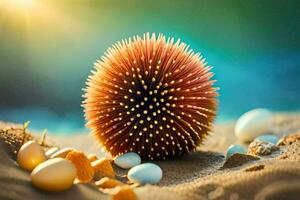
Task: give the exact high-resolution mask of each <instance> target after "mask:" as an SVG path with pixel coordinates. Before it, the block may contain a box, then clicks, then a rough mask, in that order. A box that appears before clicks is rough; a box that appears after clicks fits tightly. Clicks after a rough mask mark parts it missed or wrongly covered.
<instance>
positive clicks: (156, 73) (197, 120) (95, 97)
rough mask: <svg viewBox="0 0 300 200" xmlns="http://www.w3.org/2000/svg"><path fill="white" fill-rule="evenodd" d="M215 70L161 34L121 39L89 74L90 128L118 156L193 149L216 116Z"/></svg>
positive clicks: (87, 104) (87, 111)
mask: <svg viewBox="0 0 300 200" xmlns="http://www.w3.org/2000/svg"><path fill="white" fill-rule="evenodd" d="M210 69H211V67H209V66H206V63H205V62H204V59H202V57H201V56H200V54H199V53H197V54H195V53H194V52H193V50H191V49H189V47H188V46H187V45H186V44H184V43H182V42H180V40H177V41H176V42H174V39H173V38H168V39H166V37H165V36H164V35H161V34H160V35H158V37H156V36H155V34H152V35H151V36H150V35H149V34H144V37H143V38H141V37H139V36H136V37H133V39H131V38H130V39H129V40H125V41H122V42H118V43H116V44H115V45H113V47H112V48H109V49H108V51H107V53H106V54H105V56H103V57H102V58H101V61H97V62H96V63H95V70H94V71H92V75H91V76H89V77H88V80H87V88H86V89H85V95H84V97H85V100H84V102H83V106H84V111H85V117H86V120H87V127H89V128H91V130H92V133H93V135H94V136H95V137H96V139H97V140H98V141H99V143H100V144H101V145H102V146H103V147H104V148H105V149H106V150H107V151H108V152H110V153H111V154H112V156H116V155H120V154H123V153H125V152H136V153H138V154H139V155H140V156H141V157H142V158H144V159H151V160H157V159H166V158H170V157H174V156H178V155H181V154H184V153H187V152H189V151H192V150H194V149H195V148H196V147H197V145H199V144H200V143H201V141H202V140H203V139H204V137H205V136H206V135H207V134H208V132H209V131H210V128H211V124H212V122H213V120H214V118H215V111H216V106H217V101H216V96H217V92H216V88H214V87H213V86H212V85H213V83H214V82H215V81H214V80H211V77H212V76H213V73H212V72H210Z"/></svg>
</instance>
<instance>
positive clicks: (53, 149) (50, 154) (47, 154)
mask: <svg viewBox="0 0 300 200" xmlns="http://www.w3.org/2000/svg"><path fill="white" fill-rule="evenodd" d="M58 150H59V148H58V147H52V148H50V149H48V150H47V151H46V153H45V154H46V157H47V158H48V159H49V158H50V157H51V156H52V155H53V154H54V153H55V152H57V151H58Z"/></svg>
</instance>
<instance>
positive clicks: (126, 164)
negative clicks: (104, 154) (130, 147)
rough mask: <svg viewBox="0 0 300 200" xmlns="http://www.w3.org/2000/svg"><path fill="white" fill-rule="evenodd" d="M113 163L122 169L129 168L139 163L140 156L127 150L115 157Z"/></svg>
mask: <svg viewBox="0 0 300 200" xmlns="http://www.w3.org/2000/svg"><path fill="white" fill-rule="evenodd" d="M114 163H115V164H116V165H117V166H119V167H121V168H123V169H129V168H131V167H134V166H136V165H139V164H141V157H140V156H139V154H137V153H134V152H129V153H125V154H123V155H120V156H118V157H116V158H115V160H114Z"/></svg>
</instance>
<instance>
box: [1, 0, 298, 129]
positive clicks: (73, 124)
mask: <svg viewBox="0 0 300 200" xmlns="http://www.w3.org/2000/svg"><path fill="white" fill-rule="evenodd" d="M0 2H1V3H0V69H1V71H0V92H1V95H0V120H6V121H13V122H23V121H26V120H31V121H32V124H31V127H32V128H34V129H37V130H40V129H43V128H48V130H49V131H50V132H56V133H71V132H77V131H81V130H82V129H83V127H84V123H85V122H84V118H83V113H82V108H81V106H80V105H81V101H82V97H81V95H82V94H83V92H82V88H83V87H85V80H86V78H87V76H88V75H89V74H90V70H91V69H92V66H93V63H94V62H95V61H96V59H97V58H100V56H101V55H103V53H104V52H105V50H106V49H107V48H108V47H109V46H111V45H112V44H113V43H115V42H116V41H119V40H121V39H122V38H128V37H130V36H132V35H136V34H139V35H141V34H143V33H144V32H156V33H164V34H166V35H167V36H174V37H175V38H181V40H182V41H184V42H185V43H188V44H190V45H191V48H192V49H194V50H195V51H197V52H201V53H202V54H203V55H204V57H206V59H207V61H208V63H209V64H210V65H212V66H213V67H214V68H213V71H214V72H215V79H217V80H218V82H217V84H216V86H218V87H220V88H221V89H220V91H219V92H220V96H219V103H220V105H219V109H218V119H217V122H223V121H227V120H232V119H235V118H237V117H238V116H239V115H240V114H242V113H243V112H245V111H247V110H249V109H252V108H256V107H266V108H269V109H272V110H275V111H299V109H300V89H299V86H300V37H299V36H300V12H299V10H300V1H296V0H295V1H291V0H287V1H280V0H264V1H260V0H252V1H243V0H240V1H237V0H230V1H216V0H207V1H203V0H194V1H191V0H189V1H187V0H182V1H173V0H165V1H138V0H123V1H119V0H97V1H96V0H51V1H50V0H48V1H47V0H44V1H43V0H2V1H0Z"/></svg>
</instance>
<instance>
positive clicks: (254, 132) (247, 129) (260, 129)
mask: <svg viewBox="0 0 300 200" xmlns="http://www.w3.org/2000/svg"><path fill="white" fill-rule="evenodd" d="M271 125H272V113H271V112H270V111H269V110H267V109H254V110H251V111H249V112H246V113H245V114H243V115H242V116H241V117H240V118H239V119H238V121H237V123H236V125H235V129H234V133H235V135H236V137H237V138H238V139H239V140H240V141H242V142H250V141H252V140H253V139H254V138H256V137H257V136H259V135H263V134H268V133H270V132H271V128H272V127H271Z"/></svg>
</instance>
